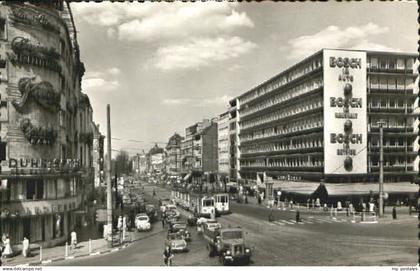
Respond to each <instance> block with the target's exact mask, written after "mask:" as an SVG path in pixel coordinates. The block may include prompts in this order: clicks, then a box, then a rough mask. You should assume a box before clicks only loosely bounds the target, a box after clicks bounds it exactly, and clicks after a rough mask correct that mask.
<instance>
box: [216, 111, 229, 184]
mask: <svg viewBox="0 0 420 271" xmlns="http://www.w3.org/2000/svg"><path fill="white" fill-rule="evenodd" d="M229 120H230V114H229V112H225V113H223V114H221V115H220V116H219V118H218V121H217V147H218V168H217V173H218V175H219V179H220V178H224V179H225V180H229V175H230V144H229V124H230V122H229Z"/></svg>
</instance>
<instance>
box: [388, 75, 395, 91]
mask: <svg viewBox="0 0 420 271" xmlns="http://www.w3.org/2000/svg"><path fill="white" fill-rule="evenodd" d="M395 88H396V83H395V78H388V89H390V90H395Z"/></svg>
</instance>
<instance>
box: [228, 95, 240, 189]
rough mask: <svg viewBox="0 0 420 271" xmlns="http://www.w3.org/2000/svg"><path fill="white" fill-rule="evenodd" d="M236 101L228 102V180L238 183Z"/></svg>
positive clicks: (235, 99) (237, 117)
mask: <svg viewBox="0 0 420 271" xmlns="http://www.w3.org/2000/svg"><path fill="white" fill-rule="evenodd" d="M238 108H239V105H238V99H237V98H234V99H231V100H230V101H229V168H230V175H229V177H230V180H232V181H238V170H239V167H240V163H239V155H240V150H239V114H238Z"/></svg>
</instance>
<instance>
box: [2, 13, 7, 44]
mask: <svg viewBox="0 0 420 271" xmlns="http://www.w3.org/2000/svg"><path fill="white" fill-rule="evenodd" d="M6 26H7V24H6V19H4V18H0V39H2V40H5V39H7V28H6Z"/></svg>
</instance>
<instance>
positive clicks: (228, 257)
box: [203, 223, 251, 265]
mask: <svg viewBox="0 0 420 271" xmlns="http://www.w3.org/2000/svg"><path fill="white" fill-rule="evenodd" d="M209 226H210V225H208V224H207V223H204V228H203V236H204V239H205V240H206V241H207V249H208V251H209V256H210V257H214V256H219V261H220V263H221V264H223V265H233V264H245V265H247V264H249V263H250V260H251V249H250V248H249V247H247V245H246V243H245V238H244V231H243V230H242V228H240V227H234V228H231V227H229V228H217V227H216V228H215V227H209Z"/></svg>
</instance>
